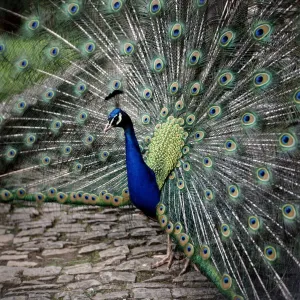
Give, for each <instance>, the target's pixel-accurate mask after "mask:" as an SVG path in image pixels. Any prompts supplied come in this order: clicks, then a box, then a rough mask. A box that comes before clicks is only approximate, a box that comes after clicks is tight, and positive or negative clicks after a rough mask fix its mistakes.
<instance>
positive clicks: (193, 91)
mask: <svg viewBox="0 0 300 300" xmlns="http://www.w3.org/2000/svg"><path fill="white" fill-rule="evenodd" d="M201 90H202V86H201V83H200V82H194V83H193V84H192V85H191V87H190V95H191V96H197V95H199V93H200V92H201Z"/></svg>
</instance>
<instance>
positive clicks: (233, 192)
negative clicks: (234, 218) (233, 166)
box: [228, 184, 240, 199]
mask: <svg viewBox="0 0 300 300" xmlns="http://www.w3.org/2000/svg"><path fill="white" fill-rule="evenodd" d="M228 194H229V196H230V197H231V198H233V199H237V198H238V197H239V195H240V189H239V187H238V186H237V185H234V184H232V185H230V186H229V187H228Z"/></svg>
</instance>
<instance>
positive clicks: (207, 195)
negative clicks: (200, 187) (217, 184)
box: [204, 189, 214, 201]
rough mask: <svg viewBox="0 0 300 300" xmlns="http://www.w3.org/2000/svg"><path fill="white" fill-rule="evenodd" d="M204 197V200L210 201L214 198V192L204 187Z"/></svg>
mask: <svg viewBox="0 0 300 300" xmlns="http://www.w3.org/2000/svg"><path fill="white" fill-rule="evenodd" d="M204 197H205V199H206V200H208V201H211V200H213V199H214V194H213V192H212V190H209V189H206V190H204Z"/></svg>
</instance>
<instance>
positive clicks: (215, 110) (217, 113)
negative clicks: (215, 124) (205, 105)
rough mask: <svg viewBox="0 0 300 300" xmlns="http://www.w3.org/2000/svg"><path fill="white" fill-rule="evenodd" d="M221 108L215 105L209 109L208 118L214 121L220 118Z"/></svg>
mask: <svg viewBox="0 0 300 300" xmlns="http://www.w3.org/2000/svg"><path fill="white" fill-rule="evenodd" d="M221 111H222V110H221V107H220V106H218V105H213V106H211V107H210V108H209V110H208V116H209V117H210V118H211V119H213V118H216V117H218V116H220V114H221Z"/></svg>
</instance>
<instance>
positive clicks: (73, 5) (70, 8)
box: [68, 3, 79, 16]
mask: <svg viewBox="0 0 300 300" xmlns="http://www.w3.org/2000/svg"><path fill="white" fill-rule="evenodd" d="M78 12H79V5H78V4H77V3H71V4H69V6H68V13H69V14H70V15H71V16H75V15H76V14H77V13H78Z"/></svg>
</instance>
